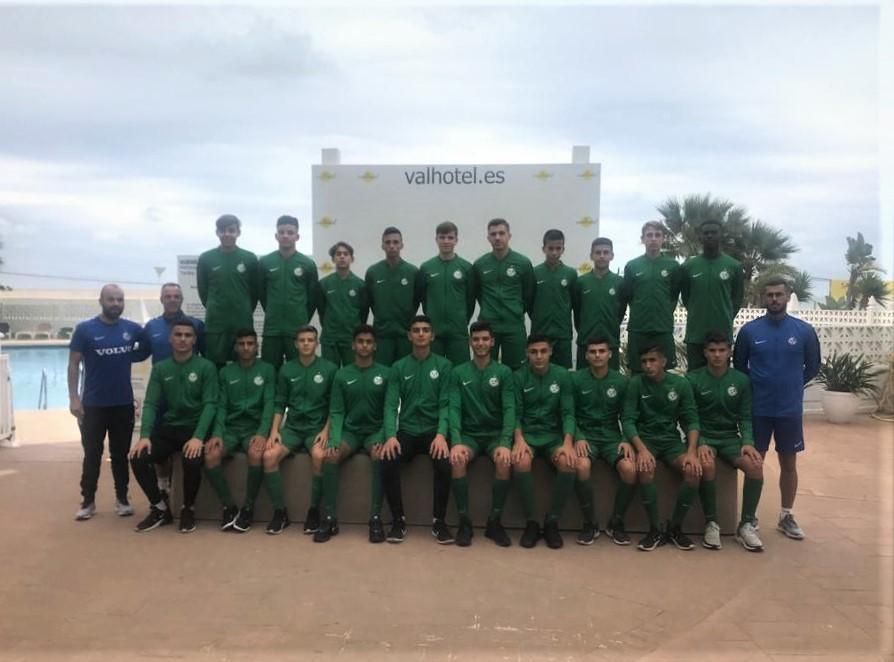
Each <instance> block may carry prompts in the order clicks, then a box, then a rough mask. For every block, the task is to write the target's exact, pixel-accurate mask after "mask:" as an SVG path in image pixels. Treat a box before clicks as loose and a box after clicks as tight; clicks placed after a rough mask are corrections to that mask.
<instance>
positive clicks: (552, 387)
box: [549, 382, 559, 393]
mask: <svg viewBox="0 0 894 662" xmlns="http://www.w3.org/2000/svg"><path fill="white" fill-rule="evenodd" d="M549 392H550V393H558V392H559V385H558V384H556V383H555V382H553V383H552V384H550V385H549Z"/></svg>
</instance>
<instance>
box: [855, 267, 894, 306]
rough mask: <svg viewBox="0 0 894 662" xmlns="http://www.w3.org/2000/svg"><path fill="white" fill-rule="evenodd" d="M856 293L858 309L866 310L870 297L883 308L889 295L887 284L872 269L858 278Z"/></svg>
mask: <svg viewBox="0 0 894 662" xmlns="http://www.w3.org/2000/svg"><path fill="white" fill-rule="evenodd" d="M848 291H850V290H848ZM856 293H857V304H858V307H859V308H860V310H866V308H867V307H868V306H869V299H870V297H874V298H875V300H876V301H878V302H879V304H881V306H882V307H883V308H884V307H885V302H886V301H887V300H888V298H889V297H890V296H891V293H890V292H889V291H888V284H887V283H886V282H885V281H883V280H882V277H881V276H879V275H878V274H877V273H876V272H874V271H870V272H868V273H865V274H863V276H862V277H861V278H860V280H858V281H857V285H856Z"/></svg>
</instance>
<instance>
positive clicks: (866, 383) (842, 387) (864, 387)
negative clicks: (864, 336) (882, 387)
mask: <svg viewBox="0 0 894 662" xmlns="http://www.w3.org/2000/svg"><path fill="white" fill-rule="evenodd" d="M883 372H884V370H882V369H873V363H872V362H871V361H867V360H866V358H865V356H864V355H863V354H860V355H859V356H856V357H854V356H851V355H850V354H849V353H847V352H845V353H844V354H838V353H837V352H836V353H835V354H833V355H832V356H830V357H826V358H825V359H824V360H823V364H822V365H821V366H820V369H819V374H817V376H816V381H817V383H818V384H822V385H823V386H825V387H826V390H827V391H836V392H838V393H853V394H854V395H871V396H873V397H878V386H876V384H875V382H874V381H873V380H874V379H875V378H876V377H878V376H879V375H880V374H882V373H883Z"/></svg>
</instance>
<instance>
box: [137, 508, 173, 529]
mask: <svg viewBox="0 0 894 662" xmlns="http://www.w3.org/2000/svg"><path fill="white" fill-rule="evenodd" d="M173 521H174V517H173V515H171V511H170V510H159V509H158V508H156V507H155V506H152V507H151V508H149V514H148V515H146V517H144V518H143V519H142V520H141V521H140V522H139V524H137V525H136V527H134V531H136V532H137V533H145V532H146V531H151V530H152V529H155V528H157V527H159V526H164V525H166V524H171V523H172V522H173Z"/></svg>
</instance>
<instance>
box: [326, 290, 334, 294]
mask: <svg viewBox="0 0 894 662" xmlns="http://www.w3.org/2000/svg"><path fill="white" fill-rule="evenodd" d="M326 294H335V290H326Z"/></svg>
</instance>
